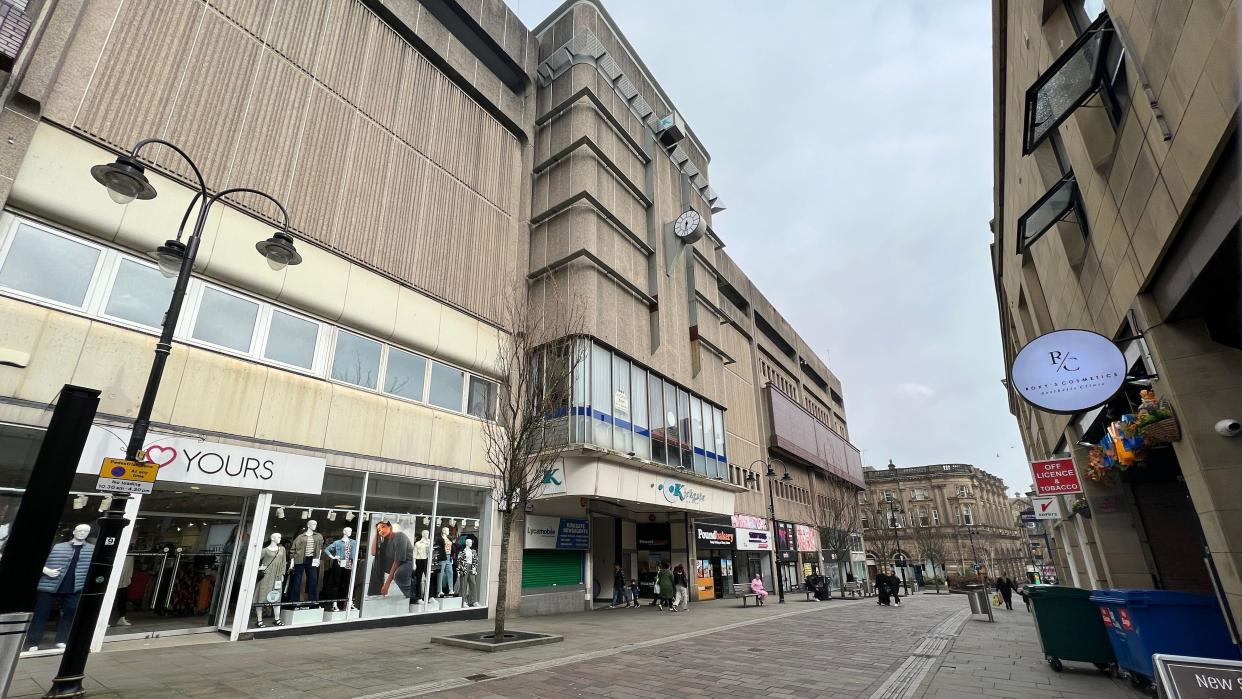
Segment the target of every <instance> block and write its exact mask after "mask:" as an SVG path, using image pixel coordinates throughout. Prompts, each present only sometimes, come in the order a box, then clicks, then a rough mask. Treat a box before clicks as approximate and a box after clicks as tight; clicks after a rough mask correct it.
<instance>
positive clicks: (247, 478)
mask: <svg viewBox="0 0 1242 699" xmlns="http://www.w3.org/2000/svg"><path fill="white" fill-rule="evenodd" d="M128 440H129V430H126V429H115V428H105V427H101V426H99V425H94V426H92V427H91V432H90V436H89V437H87V439H86V447H85V448H84V449H83V450H82V458H81V460H80V461H78V473H98V472H99V465H100V464H101V463H103V460H104V459H105V458H109V457H111V458H118V459H119V458H122V457H124V456H125V444H126V442H127V441H128ZM145 447H146V450H147V460H148V461H151V462H152V463H154V464H156V465H158V466H159V467H160V472H159V477H158V479H157V480H158V482H160V483H190V484H195V485H217V486H226V487H230V488H249V489H251V490H276V491H283V492H290V493H319V492H320V491H322V490H323V472H324V467H325V466H326V462H325V461H324V460H323V459H321V458H318V457H313V456H301V455H299V454H286V453H283V452H277V451H267V450H265V449H254V448H251V447H243V446H237V445H234V444H220V443H218V442H207V441H203V440H200V439H195V438H193V437H183V436H176V435H165V434H157V433H151V434H149V435H147V443H146V445H145Z"/></svg>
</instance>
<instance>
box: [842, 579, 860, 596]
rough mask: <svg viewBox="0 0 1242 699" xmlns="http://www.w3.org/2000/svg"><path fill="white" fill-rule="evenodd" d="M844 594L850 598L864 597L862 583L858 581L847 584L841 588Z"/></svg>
mask: <svg viewBox="0 0 1242 699" xmlns="http://www.w3.org/2000/svg"><path fill="white" fill-rule="evenodd" d="M843 590H844V592H845V594H847V595H849V596H850V597H864V596H865V595H864V594H863V587H862V583H860V582H858V581H854V582H847V583H845V587H844V588H843Z"/></svg>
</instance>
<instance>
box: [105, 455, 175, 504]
mask: <svg viewBox="0 0 1242 699" xmlns="http://www.w3.org/2000/svg"><path fill="white" fill-rule="evenodd" d="M159 472H160V467H159V466H158V465H156V464H150V463H147V464H142V463H138V462H137V461H126V460H125V459H104V460H103V465H102V466H100V467H99V482H98V483H96V484H95V490H99V491H101V492H109V493H142V494H144V495H147V494H150V493H151V491H152V490H153V489H154V488H155V477H156V475H157V474H159Z"/></svg>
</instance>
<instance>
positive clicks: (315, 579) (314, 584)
mask: <svg viewBox="0 0 1242 699" xmlns="http://www.w3.org/2000/svg"><path fill="white" fill-rule="evenodd" d="M318 527H319V524H318V523H317V522H315V520H313V519H312V520H309V521H308V522H307V523H306V530H305V531H303V532H302V533H301V534H298V535H297V537H295V538H294V539H293V546H292V547H290V549H289V557H290V559H292V560H293V561H294V564H293V580H291V581H290V585H289V601H290V602H297V601H299V600H300V599H301V598H302V575H303V574H305V575H306V598H307V599H308V600H310V601H312V602H314V601H316V600H318V599H319V557H320V556H321V555H323V534H320V533H319V532H317V531H315V529H317V528H318Z"/></svg>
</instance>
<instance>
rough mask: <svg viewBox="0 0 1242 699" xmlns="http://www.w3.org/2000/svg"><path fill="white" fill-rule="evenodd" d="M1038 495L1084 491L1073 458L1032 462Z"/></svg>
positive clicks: (1071, 493)
mask: <svg viewBox="0 0 1242 699" xmlns="http://www.w3.org/2000/svg"><path fill="white" fill-rule="evenodd" d="M1031 475H1032V476H1033V477H1034V479H1035V493H1036V494H1037V495H1073V494H1075V493H1081V492H1082V482H1081V481H1079V480H1078V470H1077V469H1076V468H1074V460H1073V459H1045V460H1043V461H1032V462H1031Z"/></svg>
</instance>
